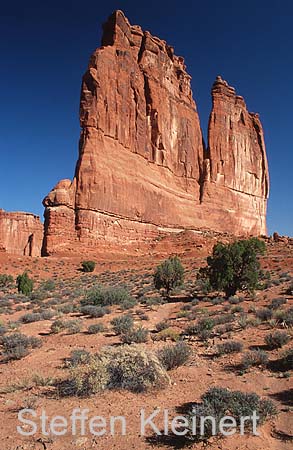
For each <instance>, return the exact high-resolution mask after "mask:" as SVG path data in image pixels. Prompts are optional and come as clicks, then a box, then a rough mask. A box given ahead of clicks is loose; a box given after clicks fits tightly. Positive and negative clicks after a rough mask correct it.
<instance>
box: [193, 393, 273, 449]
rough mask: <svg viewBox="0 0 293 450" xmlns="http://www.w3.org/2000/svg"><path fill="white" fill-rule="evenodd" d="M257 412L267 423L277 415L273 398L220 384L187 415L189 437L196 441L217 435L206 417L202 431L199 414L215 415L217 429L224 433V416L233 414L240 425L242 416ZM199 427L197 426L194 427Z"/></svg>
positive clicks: (201, 415) (260, 420)
mask: <svg viewBox="0 0 293 450" xmlns="http://www.w3.org/2000/svg"><path fill="white" fill-rule="evenodd" d="M254 411H255V412H256V415H257V416H258V417H259V423H263V422H265V420H266V419H268V418H269V417H272V416H274V415H276V414H277V410H276V407H275V405H274V403H273V402H272V401H271V400H268V399H262V398H260V397H259V396H258V395H257V394H255V393H244V392H241V391H229V390H228V389H225V388H219V387H214V388H211V389H209V390H208V391H207V392H206V393H205V394H204V395H203V396H202V402H201V403H199V404H195V405H193V406H192V407H191V408H190V410H189V411H188V413H187V414H186V418H187V420H188V423H189V424H190V425H189V427H188V428H189V433H188V435H187V436H188V438H189V439H192V440H196V441H207V440H208V439H209V438H210V437H212V436H213V426H212V421H210V420H205V422H204V429H203V433H202V431H201V427H200V421H198V420H196V421H195V420H194V418H195V417H196V418H197V417H213V418H214V419H215V423H216V430H215V431H216V434H218V433H219V432H220V428H219V424H220V420H221V419H222V418H223V417H224V416H227V415H229V416H231V417H233V418H234V419H235V421H236V425H237V427H239V426H240V424H241V418H242V417H246V416H250V417H251V416H252V414H253V412H254ZM194 423H195V424H196V425H194ZM246 426H247V425H246ZM248 426H249V425H248ZM195 427H196V429H195V430H194V428H195ZM184 428H185V426H184Z"/></svg>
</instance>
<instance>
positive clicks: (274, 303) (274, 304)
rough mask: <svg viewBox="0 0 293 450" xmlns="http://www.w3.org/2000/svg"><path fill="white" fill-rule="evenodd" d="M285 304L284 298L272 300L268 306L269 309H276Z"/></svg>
mask: <svg viewBox="0 0 293 450" xmlns="http://www.w3.org/2000/svg"><path fill="white" fill-rule="evenodd" d="M286 303H287V300H286V299H285V298H273V300H272V301H271V304H270V305H269V308H270V309H274V310H275V309H278V308H280V306H283V305H285V304H286Z"/></svg>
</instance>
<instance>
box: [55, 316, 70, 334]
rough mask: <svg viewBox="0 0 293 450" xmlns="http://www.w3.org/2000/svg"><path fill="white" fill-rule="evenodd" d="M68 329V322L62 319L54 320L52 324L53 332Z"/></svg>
mask: <svg viewBox="0 0 293 450" xmlns="http://www.w3.org/2000/svg"><path fill="white" fill-rule="evenodd" d="M65 329H66V322H64V321H63V320H61V319H57V320H54V322H53V323H52V324H51V333H53V334H57V333H60V332H61V331H63V330H65Z"/></svg>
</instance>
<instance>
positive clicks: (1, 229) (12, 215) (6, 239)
mask: <svg viewBox="0 0 293 450" xmlns="http://www.w3.org/2000/svg"><path fill="white" fill-rule="evenodd" d="M43 231H44V227H43V224H42V223H41V221H40V218H39V217H38V216H35V215H34V214H30V213H24V212H6V211H4V210H3V209H0V252H5V253H12V254H15V255H19V256H41V248H42V241H43Z"/></svg>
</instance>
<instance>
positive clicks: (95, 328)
mask: <svg viewBox="0 0 293 450" xmlns="http://www.w3.org/2000/svg"><path fill="white" fill-rule="evenodd" d="M103 331H105V326H104V325H103V324H102V323H94V324H92V325H90V326H89V327H88V330H87V332H88V333H89V334H98V333H102V332H103Z"/></svg>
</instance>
